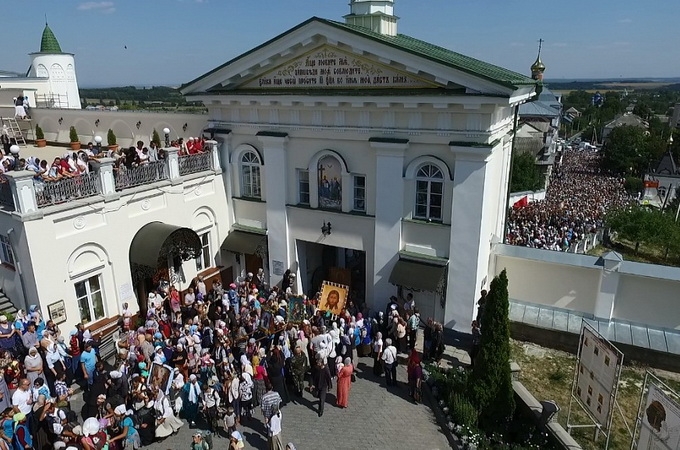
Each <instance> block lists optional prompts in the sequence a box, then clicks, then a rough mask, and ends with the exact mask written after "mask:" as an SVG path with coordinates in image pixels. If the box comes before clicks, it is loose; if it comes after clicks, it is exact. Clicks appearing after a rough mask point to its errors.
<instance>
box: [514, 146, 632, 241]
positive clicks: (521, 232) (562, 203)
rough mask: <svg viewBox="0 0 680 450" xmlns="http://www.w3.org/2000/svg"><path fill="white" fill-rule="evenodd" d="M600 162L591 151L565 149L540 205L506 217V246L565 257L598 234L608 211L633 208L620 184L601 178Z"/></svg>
mask: <svg viewBox="0 0 680 450" xmlns="http://www.w3.org/2000/svg"><path fill="white" fill-rule="evenodd" d="M599 158H600V154H599V153H598V152H596V151H591V150H578V149H571V148H569V149H566V150H565V151H564V152H563V154H562V158H561V159H559V158H558V161H557V162H556V164H555V166H554V168H553V172H552V174H551V177H550V184H549V186H548V189H547V192H546V195H545V199H544V200H541V201H537V202H533V203H530V204H527V205H524V206H516V207H513V208H512V209H511V210H510V211H509V213H508V214H509V216H508V221H507V229H506V243H508V244H511V245H520V246H524V247H532V248H539V249H547V250H556V251H567V250H568V249H569V248H570V247H571V246H572V245H573V244H575V243H578V242H579V241H580V240H582V239H585V238H586V237H587V236H588V234H590V233H595V232H597V230H599V229H601V228H602V227H603V226H604V220H605V215H606V214H607V212H608V211H609V210H611V209H612V208H618V207H621V206H625V205H626V204H628V203H630V202H632V201H633V199H632V198H631V197H630V195H628V193H627V192H626V190H625V189H624V180H623V179H621V178H616V177H612V176H607V175H604V174H601V173H600V171H599Z"/></svg>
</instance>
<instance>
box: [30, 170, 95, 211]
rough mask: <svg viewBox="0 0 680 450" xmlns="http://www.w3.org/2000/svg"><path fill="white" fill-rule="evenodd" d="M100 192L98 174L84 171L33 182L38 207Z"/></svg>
mask: <svg viewBox="0 0 680 450" xmlns="http://www.w3.org/2000/svg"><path fill="white" fill-rule="evenodd" d="M100 193H101V185H100V182H99V174H97V173H96V172H90V173H84V174H82V175H78V176H76V177H73V178H62V179H59V180H55V181H42V182H38V183H35V198H36V201H37V202H38V208H44V207H46V206H52V205H57V204H60V203H66V202H69V201H72V200H77V199H80V198H87V197H92V196H94V195H99V194H100Z"/></svg>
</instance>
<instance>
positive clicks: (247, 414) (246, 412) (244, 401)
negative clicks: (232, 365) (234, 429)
mask: <svg viewBox="0 0 680 450" xmlns="http://www.w3.org/2000/svg"><path fill="white" fill-rule="evenodd" d="M238 392H239V405H240V409H241V422H242V423H243V422H244V421H245V420H246V419H252V417H253V380H252V376H251V375H250V374H249V373H247V372H243V373H241V382H240V383H239V385H238Z"/></svg>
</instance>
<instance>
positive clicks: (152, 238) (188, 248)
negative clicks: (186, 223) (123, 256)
mask: <svg viewBox="0 0 680 450" xmlns="http://www.w3.org/2000/svg"><path fill="white" fill-rule="evenodd" d="M201 251H202V246H201V239H200V238H199V237H198V235H197V234H196V232H195V231H194V230H192V229H191V228H184V227H180V226H177V225H169V224H167V223H163V222H151V223H149V224H146V225H144V226H143V227H142V228H140V229H139V231H138V232H137V234H135V237H134V238H133V239H132V244H130V264H131V265H132V266H135V265H137V266H144V267H147V268H150V269H154V270H155V269H158V268H159V267H163V266H166V265H167V263H168V257H170V256H172V257H173V258H176V257H179V258H181V259H182V261H188V260H190V259H195V258H197V257H198V256H199V255H200V254H201Z"/></svg>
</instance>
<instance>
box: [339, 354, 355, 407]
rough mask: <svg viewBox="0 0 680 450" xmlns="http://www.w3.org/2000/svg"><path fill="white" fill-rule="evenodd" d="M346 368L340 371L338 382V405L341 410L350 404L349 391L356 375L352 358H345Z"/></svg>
mask: <svg viewBox="0 0 680 450" xmlns="http://www.w3.org/2000/svg"><path fill="white" fill-rule="evenodd" d="M343 362H344V367H343V368H342V369H340V370H339V371H338V381H337V385H338V387H337V397H336V398H337V405H338V406H339V407H340V408H347V406H348V403H349V391H350V388H351V387H352V374H353V373H354V366H353V365H352V358H345V360H344V361H343Z"/></svg>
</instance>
